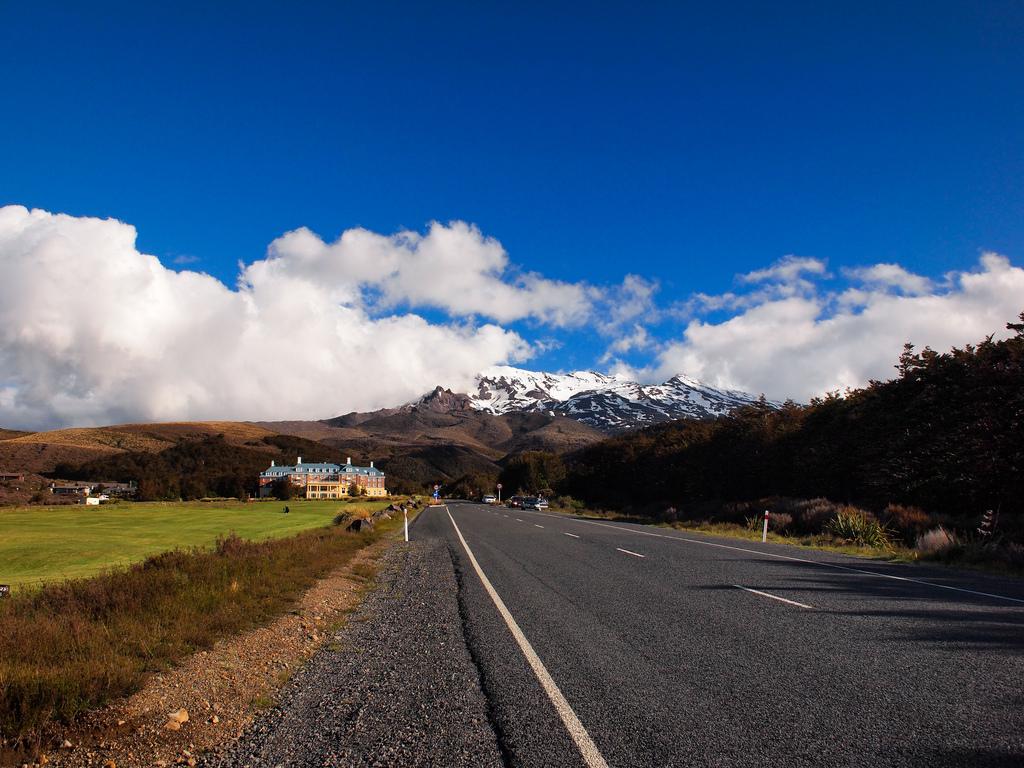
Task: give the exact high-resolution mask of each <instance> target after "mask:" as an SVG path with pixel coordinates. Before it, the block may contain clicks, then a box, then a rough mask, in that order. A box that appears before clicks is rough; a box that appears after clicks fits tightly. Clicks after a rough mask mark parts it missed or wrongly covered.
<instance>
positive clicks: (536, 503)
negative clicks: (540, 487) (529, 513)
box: [522, 496, 548, 512]
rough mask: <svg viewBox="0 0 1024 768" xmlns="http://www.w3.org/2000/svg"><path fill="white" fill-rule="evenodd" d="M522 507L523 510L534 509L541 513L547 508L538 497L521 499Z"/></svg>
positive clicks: (546, 504)
mask: <svg viewBox="0 0 1024 768" xmlns="http://www.w3.org/2000/svg"><path fill="white" fill-rule="evenodd" d="M522 507H523V509H536V510H537V511H538V512H541V511H543V510H545V509H547V508H548V503H547V502H546V501H544V499H542V498H540V497H539V496H530V497H528V498H525V499H523V504H522Z"/></svg>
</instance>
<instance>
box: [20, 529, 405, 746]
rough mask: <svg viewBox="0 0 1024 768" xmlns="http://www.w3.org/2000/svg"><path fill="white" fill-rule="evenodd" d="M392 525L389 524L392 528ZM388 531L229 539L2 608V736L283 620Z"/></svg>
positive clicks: (66, 716)
mask: <svg viewBox="0 0 1024 768" xmlns="http://www.w3.org/2000/svg"><path fill="white" fill-rule="evenodd" d="M392 525H393V523H392ZM386 530H388V526H386V525H384V526H378V528H377V530H376V531H374V532H369V533H360V534H350V533H346V532H344V531H342V530H340V529H338V528H321V529H317V530H313V531H308V532H305V533H302V534H299V535H297V536H293V537H290V538H287V539H278V540H274V541H267V542H248V541H243V540H241V539H238V538H236V537H229V538H226V539H222V540H220V541H219V542H218V545H217V547H216V548H215V549H214V550H213V551H203V550H191V551H183V550H177V551H174V552H167V553H165V554H161V555H157V556H156V557H152V558H150V559H148V560H146V561H144V562H142V563H138V564H136V565H134V566H131V567H129V568H126V569H122V570H117V571H112V572H109V573H106V574H104V575H101V576H97V577H94V578H91V579H83V580H77V581H68V582H64V583H62V584H54V585H50V586H46V587H43V588H41V589H39V590H37V591H34V592H26V593H23V594H21V595H15V596H14V597H12V598H10V599H8V600H5V601H3V603H0V735H2V736H3V737H4V738H7V739H12V738H23V737H26V736H27V735H28V734H30V733H32V732H33V731H35V730H38V729H39V728H40V727H41V726H43V725H44V724H45V723H46V722H47V721H49V720H51V719H56V720H59V721H64V722H67V721H70V720H72V719H74V718H76V717H77V716H79V715H80V714H82V713H83V712H85V711H86V710H89V709H92V708H94V707H96V706H98V705H101V704H103V703H104V702H106V701H108V700H110V699H112V698H115V697H120V696H125V695H128V694H131V693H133V692H134V691H136V690H138V689H139V687H140V686H141V684H142V682H143V680H144V678H145V677H146V675H147V674H148V673H150V672H153V671H157V670H161V669H164V668H166V667H168V666H169V665H170V664H172V663H174V662H175V661H178V660H180V659H182V658H184V657H186V656H188V655H189V654H191V653H193V652H194V651H196V650H198V649H205V648H209V647H210V646H211V645H212V644H213V643H214V642H215V641H216V640H217V639H219V638H221V637H224V636H226V635H230V634H233V633H236V632H240V631H244V630H247V629H250V628H253V627H256V626H259V625H261V624H263V623H265V622H266V621H268V620H269V619H270V618H272V617H274V616H276V615H278V614H280V613H282V612H283V611H284V610H286V609H287V608H288V607H289V606H290V605H292V604H293V603H294V601H295V600H296V599H297V598H298V597H299V596H300V595H301V594H302V593H303V591H304V590H306V589H307V588H308V587H309V586H311V585H312V584H313V583H314V581H315V580H316V579H318V578H320V577H322V576H323V575H325V574H326V573H327V572H328V571H330V570H333V569H334V568H337V567H339V566H340V565H343V564H344V563H347V562H348V561H349V560H350V559H351V558H352V557H353V555H355V554H356V552H358V551H359V550H360V549H362V548H363V547H365V546H367V545H368V544H370V543H371V542H372V541H374V540H376V539H378V538H379V537H380V536H381V535H382V533H383V532H384V531H386Z"/></svg>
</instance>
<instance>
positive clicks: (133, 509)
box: [0, 500, 390, 586]
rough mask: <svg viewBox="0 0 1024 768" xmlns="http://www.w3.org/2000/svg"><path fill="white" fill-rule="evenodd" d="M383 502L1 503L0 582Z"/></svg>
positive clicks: (64, 574) (281, 530)
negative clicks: (52, 504) (3, 506)
mask: <svg viewBox="0 0 1024 768" xmlns="http://www.w3.org/2000/svg"><path fill="white" fill-rule="evenodd" d="M389 503H390V502H389V501H366V502H363V501H359V502H354V503H351V504H350V503H348V502H346V501H337V500H335V501H301V500H294V501H289V502H288V507H289V509H290V512H289V514H287V515H285V514H283V509H284V506H285V505H284V503H283V502H279V501H264V502H254V503H251V504H243V503H240V502H198V501H196V502H180V503H174V502H148V503H130V502H121V503H119V504H110V505H103V506H100V507H85V506H62V507H10V508H0V584H11V585H14V586H17V585H28V584H33V583H40V582H43V581H53V580H57V579H62V578H78V577H82V576H93V575H95V574H97V573H99V572H101V571H102V570H103V569H105V568H109V567H110V566H117V565H127V564H129V563H135V562H139V561H140V560H144V559H145V558H147V557H149V556H151V555H155V554H159V553H160V552H166V551H168V550H172V549H176V548H179V547H181V548H184V547H209V546H211V545H212V544H213V543H214V542H215V541H216V539H217V537H218V536H225V535H227V534H229V533H231V532H234V533H236V534H237V535H238V536H240V537H242V538H243V539H249V540H253V541H260V540H265V539H275V538H281V537H284V536H291V535H293V534H296V533H299V532H300V531H305V530H309V529H311V528H318V527H320V526H325V525H328V524H329V523H330V522H331V519H332V518H333V517H334V515H335V514H336V513H337V512H338V511H339V510H341V509H345V510H355V509H367V510H370V511H373V510H376V509H380V508H381V507H385V506H387V505H388V504H389Z"/></svg>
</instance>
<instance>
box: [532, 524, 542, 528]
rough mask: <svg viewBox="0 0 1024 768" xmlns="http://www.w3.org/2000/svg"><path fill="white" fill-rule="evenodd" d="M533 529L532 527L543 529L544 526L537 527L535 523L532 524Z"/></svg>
mask: <svg viewBox="0 0 1024 768" xmlns="http://www.w3.org/2000/svg"><path fill="white" fill-rule="evenodd" d="M533 527H534V528H543V527H544V526H543V525H537V523H534V524H533Z"/></svg>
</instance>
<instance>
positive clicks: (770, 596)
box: [733, 584, 814, 610]
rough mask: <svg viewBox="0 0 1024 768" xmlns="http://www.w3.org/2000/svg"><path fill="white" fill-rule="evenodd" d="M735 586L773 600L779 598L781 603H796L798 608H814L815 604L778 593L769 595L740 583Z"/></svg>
mask: <svg viewBox="0 0 1024 768" xmlns="http://www.w3.org/2000/svg"><path fill="white" fill-rule="evenodd" d="M733 586H734V587H736V589H742V590H743V591H744V592H753V593H754V594H755V595H760V596H761V597H769V598H771V599H772V600H778V601H779V602H780V603H787V604H789V605H795V606H796V607H797V608H810V609H811V610H814V606H811V605H804V604H803V603H798V602H797V601H796V600H787V599H786V598H784V597H779V596H778V595H769V594H768V593H767V592H762V591H761V590H759V589H750V588H749V587H744V586H741V585H739V584H733Z"/></svg>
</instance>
